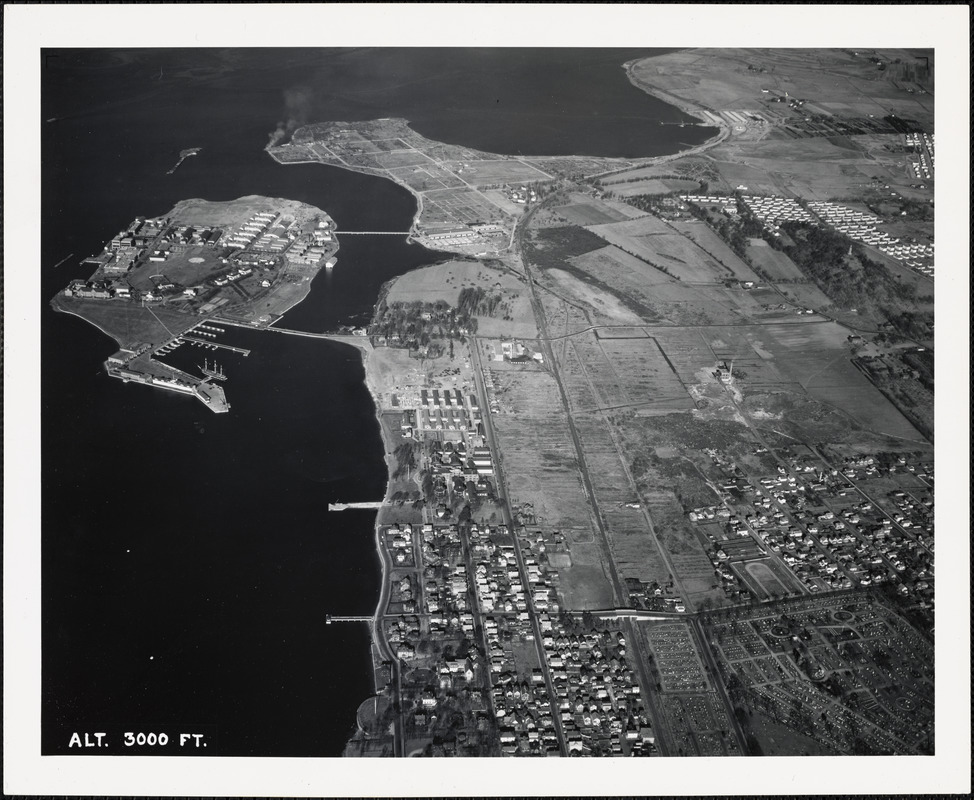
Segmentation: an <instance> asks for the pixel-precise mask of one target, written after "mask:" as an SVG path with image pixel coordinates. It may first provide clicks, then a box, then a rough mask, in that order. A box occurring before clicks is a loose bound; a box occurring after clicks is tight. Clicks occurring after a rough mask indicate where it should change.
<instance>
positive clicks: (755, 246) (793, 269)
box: [747, 239, 806, 281]
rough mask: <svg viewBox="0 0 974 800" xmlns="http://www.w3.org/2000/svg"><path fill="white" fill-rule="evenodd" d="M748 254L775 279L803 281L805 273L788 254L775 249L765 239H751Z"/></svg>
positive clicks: (770, 277)
mask: <svg viewBox="0 0 974 800" xmlns="http://www.w3.org/2000/svg"><path fill="white" fill-rule="evenodd" d="M747 254H748V256H750V258H751V260H752V261H753V262H754V266H755V267H757V268H758V269H760V270H761V271H762V272H764V274H766V275H767V276H768V278H769V279H770V280H773V281H803V280H806V278H805V274H804V273H803V272H802V271H801V270H800V269H799V268H798V265H797V264H795V262H794V261H792V260H791V259H790V258H788V256H786V255H785V254H784V253H782V252H781V251H780V250H775V249H774V248H773V247H772V246H771V245H769V244H768V243H767V242H766V241H764V239H751V240H750V246H749V247H748V249H747Z"/></svg>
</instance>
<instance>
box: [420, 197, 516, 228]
mask: <svg viewBox="0 0 974 800" xmlns="http://www.w3.org/2000/svg"><path fill="white" fill-rule="evenodd" d="M423 208H424V209H428V210H429V211H430V212H431V213H435V212H437V211H439V212H440V214H441V215H443V216H444V217H445V218H446V219H447V220H450V221H455V222H460V223H463V224H470V223H478V222H491V221H501V220H503V219H504V212H503V211H502V210H501V209H500V208H499V207H498V206H495V205H494V204H493V203H491V202H489V201H488V200H487V199H486V198H484V197H483V196H482V195H481V194H479V193H478V192H473V191H471V190H469V189H442V190H440V191H431V192H428V193H426V194H424V195H423ZM424 220H425V217H424Z"/></svg>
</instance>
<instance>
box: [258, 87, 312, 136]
mask: <svg viewBox="0 0 974 800" xmlns="http://www.w3.org/2000/svg"><path fill="white" fill-rule="evenodd" d="M313 106H314V94H313V92H312V91H311V89H310V88H309V87H307V86H295V87H293V88H291V89H286V90H285V91H284V111H285V114H286V117H287V119H286V120H282V121H281V122H278V123H277V128H275V129H274V131H272V132H271V133H270V134H269V141H268V143H267V146H268V147H273V146H274V145H276V144H279V143H280V142H281V141H282V140H284V139H286V138H287V137H288V136H290V135H291V134H292V133H294V131H295V130H297V129H298V128H300V127H301V126H302V125H304V124H306V123H307V122H308V120H309V119H311V115H312V109H313Z"/></svg>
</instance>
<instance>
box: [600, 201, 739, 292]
mask: <svg viewBox="0 0 974 800" xmlns="http://www.w3.org/2000/svg"><path fill="white" fill-rule="evenodd" d="M588 230H590V231H592V232H593V233H595V234H597V235H599V236H601V237H602V238H603V239H605V240H606V241H607V242H609V244H612V245H615V246H616V247H618V248H620V249H622V250H624V251H625V252H627V253H630V254H632V255H635V256H637V257H638V258H641V259H644V260H646V261H648V262H649V263H651V264H653V265H656V266H658V267H660V268H662V269H665V270H666V271H667V272H668V273H670V274H671V275H673V276H674V277H676V278H679V279H680V280H682V281H686V282H687V283H715V282H719V281H723V280H727V279H737V280H756V279H757V276H756V275H754V273H753V272H752V271H751V270H750V269H749V268H748V266H747V265H746V264H744V262H742V261H741V260H740V259H739V258H737V256H735V255H734V253H733V252H732V251H731V250H730V248H728V247H727V246H726V245H725V244H724V243H723V242H722V241H721V240H720V239H719V238H718V237H717V235H716V234H714V233H713V232H712V231H710V229H709V228H707V226H706V225H704V224H703V223H701V222H696V221H694V222H686V223H672V224H671V223H667V222H664V221H663V220H661V219H659V218H657V217H654V216H652V215H647V216H645V217H640V218H639V219H637V220H630V221H628V222H621V223H607V224H603V225H591V226H588ZM686 234H689V235H686ZM708 234H709V235H708ZM701 244H702V245H704V247H701V246H700V245H701Z"/></svg>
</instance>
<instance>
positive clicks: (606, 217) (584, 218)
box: [554, 203, 625, 225]
mask: <svg viewBox="0 0 974 800" xmlns="http://www.w3.org/2000/svg"><path fill="white" fill-rule="evenodd" d="M554 211H555V212H556V213H558V214H559V215H560V216H562V217H564V218H565V219H566V220H568V221H569V222H571V223H574V224H575V225H601V224H603V223H606V222H621V221H622V220H624V219H625V217H624V216H622V214H619V213H616V212H612V213H608V212H607V210H606V209H605V208H599V207H597V206H594V205H591V204H589V203H574V204H573V205H570V206H557V207H555V209H554Z"/></svg>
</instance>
